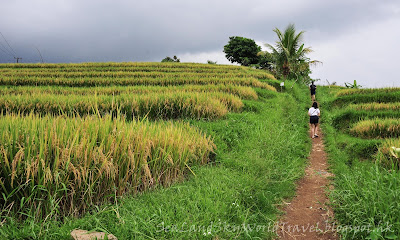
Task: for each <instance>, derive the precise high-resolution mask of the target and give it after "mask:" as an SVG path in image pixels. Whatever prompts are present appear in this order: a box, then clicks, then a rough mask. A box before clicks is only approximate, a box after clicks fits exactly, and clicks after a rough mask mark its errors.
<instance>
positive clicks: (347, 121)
mask: <svg viewBox="0 0 400 240" xmlns="http://www.w3.org/2000/svg"><path fill="white" fill-rule="evenodd" d="M375 118H380V119H383V118H400V111H392V110H376V111H370V110H356V109H350V108H346V109H343V110H341V111H338V112H337V113H336V114H335V115H334V116H333V118H332V125H333V126H334V127H335V128H336V129H348V128H350V127H351V126H352V125H353V124H355V123H357V122H358V121H361V120H368V119H375Z"/></svg>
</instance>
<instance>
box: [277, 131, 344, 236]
mask: <svg viewBox="0 0 400 240" xmlns="http://www.w3.org/2000/svg"><path fill="white" fill-rule="evenodd" d="M318 133H319V137H317V138H314V139H312V151H311V154H310V157H309V166H308V167H307V169H306V171H305V176H304V177H303V178H302V179H301V180H299V182H298V186H297V190H296V197H295V198H294V199H293V200H292V202H291V203H287V204H286V206H285V209H284V210H285V212H286V214H285V215H284V216H283V217H282V218H281V221H280V223H279V229H278V235H279V239H291V240H293V239H307V240H312V239H338V236H337V235H336V234H335V232H334V231H332V230H333V229H334V227H335V225H334V223H333V212H332V210H331V208H330V207H329V206H328V205H327V203H328V201H329V200H328V198H327V196H326V189H327V188H329V186H330V185H329V184H330V181H329V179H328V178H329V177H331V176H332V174H330V173H329V172H328V163H327V155H326V152H325V150H324V144H323V140H322V139H323V134H322V132H321V130H320V129H319V131H318Z"/></svg>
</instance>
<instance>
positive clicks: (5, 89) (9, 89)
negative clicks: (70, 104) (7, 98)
mask: <svg viewBox="0 0 400 240" xmlns="http://www.w3.org/2000/svg"><path fill="white" fill-rule="evenodd" d="M175 92H185V93H189V92H198V93H214V92H222V93H230V94H233V95H235V96H238V97H240V98H242V99H258V95H257V93H256V91H255V90H254V89H253V88H251V87H243V86H237V85H222V84H216V85H182V86H168V87H165V86H107V87H58V86H35V87H33V86H19V87H17V86H0V94H1V95H23V94H29V95H39V94H61V95H96V94H97V95H120V94H149V93H175Z"/></svg>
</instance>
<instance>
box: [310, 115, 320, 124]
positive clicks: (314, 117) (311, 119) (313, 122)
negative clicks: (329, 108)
mask: <svg viewBox="0 0 400 240" xmlns="http://www.w3.org/2000/svg"><path fill="white" fill-rule="evenodd" d="M318 120H319V117H318V116H310V123H311V124H316V123H318Z"/></svg>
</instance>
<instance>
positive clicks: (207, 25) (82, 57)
mask: <svg viewBox="0 0 400 240" xmlns="http://www.w3.org/2000/svg"><path fill="white" fill-rule="evenodd" d="M399 9H400V2H398V1H397V0H386V1H381V0H339V1H318V0H302V1H297V0H282V1H265V0H264V1H262V0H251V1H238V0H235V1H222V0H220V1H215V0H203V1H186V0H168V1H161V0H149V1H128V0H116V1H109V0H108V1H106V0H96V1H94V0H86V1H78V0H69V1H66V0H63V1H62V0H60V1H54V0H36V1H29V0H20V1H6V2H3V3H2V7H1V10H0V12H1V14H0V31H1V32H2V33H3V34H4V36H5V37H6V38H7V40H8V41H9V43H10V45H11V46H12V47H13V49H14V50H15V51H16V52H17V54H18V56H20V57H22V58H23V60H22V61H23V62H39V61H40V56H39V54H38V52H37V50H36V48H35V47H37V48H38V49H39V50H40V51H41V53H42V55H43V58H44V60H45V61H46V62H88V61H160V60H161V59H162V58H164V57H165V56H172V55H178V57H179V54H181V55H182V56H185V57H184V58H187V59H189V60H190V61H196V56H198V58H199V59H200V58H201V59H204V58H205V56H206V54H207V52H209V53H210V54H211V55H210V58H211V57H214V58H218V59H221V56H223V53H222V49H223V46H224V45H225V44H226V43H227V42H228V40H229V37H230V36H236V35H238V36H244V37H248V38H252V39H255V40H256V41H257V42H262V43H273V42H274V41H275V40H276V37H275V34H274V33H273V32H272V29H274V28H275V27H278V28H280V29H283V28H285V27H286V26H287V24H288V23H295V24H296V27H297V29H298V30H305V31H306V34H305V39H304V40H305V42H306V45H308V46H312V47H313V49H314V50H315V53H314V54H313V55H312V56H313V57H315V58H317V59H324V60H325V61H324V67H323V68H322V69H331V68H332V69H334V66H331V65H332V64H336V66H338V67H339V66H340V67H344V66H342V65H337V64H338V62H340V60H339V59H346V58H352V56H348V53H349V52H352V49H355V48H356V49H359V48H361V47H363V48H365V53H361V52H359V51H357V54H361V55H364V54H365V56H360V59H361V60H360V61H361V62H360V63H359V65H360V66H364V65H363V61H364V60H363V59H368V58H370V56H371V54H373V53H372V51H371V49H377V50H379V47H380V46H379V44H380V43H379V42H377V43H376V45H375V46H371V45H370V44H371V41H369V40H368V41H367V39H360V38H358V40H359V41H360V42H353V41H351V39H354V38H357V36H361V35H362V36H364V35H363V33H366V32H368V29H371V28H375V29H378V28H377V27H376V26H379V27H380V28H385V26H386V25H385V24H384V23H390V22H393V21H392V20H393V19H394V20H396V19H397V20H398V19H399V18H400V16H399V14H400V10H399ZM394 31H395V29H393V28H388V29H387V30H386V29H385V30H382V29H381V30H380V31H379V32H380V33H381V34H382V33H386V35H385V36H382V37H380V38H381V39H382V40H383V39H384V38H393V37H394V36H395V35H393V34H394V33H393V32H394ZM357 33H360V34H359V35H357ZM370 34H373V33H370ZM348 36H352V38H349V37H348ZM365 37H368V36H365ZM380 38H379V37H376V36H375V37H374V38H373V39H375V40H376V41H379V40H380ZM0 40H2V39H1V38H0ZM343 41H348V44H344V43H343ZM1 42H3V43H4V41H1ZM364 42H365V43H366V44H368V45H365V46H361V45H363V44H364ZM351 44H356V45H357V46H352V45H351ZM339 46H340V47H339ZM392 47H393V48H394V47H396V46H392ZM0 48H1V46H0ZM318 48H320V49H318ZM338 51H339V52H340V53H341V54H340V55H339V56H333V54H332V52H336V53H337V52H338ZM217 52H220V55H218V54H217V55H216V53H217ZM318 53H320V54H318ZM322 53H323V55H322ZM200 56H201V57H200ZM387 56H388V57H392V56H391V55H390V54H388V55H387ZM379 57H380V58H381V57H383V56H381V55H380V56H379ZM182 60H183V59H182ZM12 61H13V57H12V56H9V55H7V54H5V53H4V52H2V51H0V62H12ZM202 61H203V60H202ZM392 61H396V59H392ZM220 63H223V62H220ZM366 64H367V63H366ZM375 64H380V63H379V62H378V63H375ZM342 70H343V72H346V71H347V70H346V69H342ZM352 70H354V71H357V70H359V69H355V68H352ZM316 72H317V73H318V74H327V73H328V72H329V71H328V72H325V73H324V72H323V71H322V70H316ZM386 72H387V73H386V74H389V73H388V72H390V71H386ZM393 75H394V74H393ZM318 76H322V75H318ZM318 76H316V77H318ZM333 77H334V75H329V78H333ZM337 81H338V82H340V80H337Z"/></svg>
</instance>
